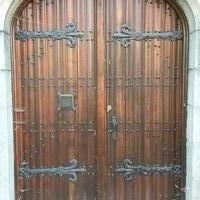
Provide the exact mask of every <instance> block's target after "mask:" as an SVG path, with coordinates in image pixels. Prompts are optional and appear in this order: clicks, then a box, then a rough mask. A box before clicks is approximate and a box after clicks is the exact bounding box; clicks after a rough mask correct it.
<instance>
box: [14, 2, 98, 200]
mask: <svg viewBox="0 0 200 200" xmlns="http://www.w3.org/2000/svg"><path fill="white" fill-rule="evenodd" d="M18 16H19V18H18V19H17V20H16V27H15V30H14V31H15V32H16V33H17V31H20V30H23V31H30V32H38V31H44V32H45V31H50V30H51V31H53V30H65V29H66V30H67V29H68V30H70V28H71V29H73V28H74V27H73V25H70V26H68V27H66V25H68V24H69V23H74V25H75V26H76V27H77V31H81V33H82V32H84V34H85V35H84V37H82V38H78V39H77V41H75V45H74V47H73V48H72V47H71V46H70V45H72V43H70V40H67V39H57V38H55V39H54V40H52V38H40V39H38V38H32V39H31V38H30V39H28V40H27V39H26V38H23V39H24V41H23V40H22V39H21V40H15V44H14V50H15V55H14V56H15V59H14V70H13V71H14V73H13V77H14V87H13V88H14V108H15V112H14V118H15V139H16V142H15V155H16V156H15V158H16V160H15V165H16V196H17V198H19V199H20V198H21V199H31V200H32V199H35V200H38V199H42V200H45V199H48V200H51V199H52V200H55V199H94V198H95V183H94V180H95V179H94V172H95V168H96V166H95V151H96V150H95V149H96V144H95V136H96V120H95V116H96V108H97V106H96V95H95V91H96V89H95V88H96V74H95V58H94V55H95V52H94V32H93V31H94V20H95V17H94V1H93V0H84V1H78V0H77V1H74V0H67V1H65V0H63V1H60V0H58V1H51V2H50V1H39V2H36V1H33V2H30V3H28V4H26V5H25V7H24V8H23V9H22V11H21V12H20V13H19V14H18ZM72 32H73V31H72ZM74 32H75V31H74ZM18 34H19V32H18ZM61 34H62V33H61ZM18 36H20V34H19V35H18ZM21 37H23V35H21ZM29 37H31V35H29ZM81 40H82V41H81ZM67 43H68V45H67ZM66 94H70V95H72V97H73V98H74V108H72V107H71V108H68V109H67V108H65V107H64V105H63V104H64V103H63V104H62V102H61V101H62V100H61V97H62V96H63V95H66ZM63 98H65V97H63ZM65 100H66V99H64V100H63V101H65ZM83 150H84V151H83ZM73 159H76V160H77V162H78V166H80V167H85V169H86V170H87V171H86V172H83V173H82V176H81V173H79V172H77V173H76V175H78V176H79V179H78V181H76V182H72V181H70V180H69V178H70V177H71V176H69V177H68V176H65V175H63V176H51V175H52V173H50V174H49V175H48V174H42V173H41V174H40V175H39V176H33V177H30V178H27V177H21V176H20V173H19V169H20V167H21V168H24V167H28V168H30V169H31V168H36V169H41V168H56V167H61V166H63V167H67V166H70V165H71V164H72V163H71V164H70V161H71V160H73ZM22 164H23V166H22ZM25 164H27V165H25ZM75 168H76V167H75ZM61 175H62V174H61ZM72 178H73V176H72ZM75 178H76V177H75Z"/></svg>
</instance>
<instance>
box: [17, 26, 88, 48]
mask: <svg viewBox="0 0 200 200" xmlns="http://www.w3.org/2000/svg"><path fill="white" fill-rule="evenodd" d="M84 35H85V34H84V32H80V31H78V30H77V27H76V25H75V24H73V23H70V24H68V25H67V26H66V29H65V30H53V31H47V32H45V31H37V32H30V31H17V32H16V33H15V38H16V40H22V41H23V40H28V39H36V38H51V39H53V40H61V39H65V40H67V45H69V47H71V48H73V47H75V45H76V43H77V40H78V38H82V37H83V36H84Z"/></svg>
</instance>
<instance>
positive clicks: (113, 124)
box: [108, 115, 118, 140]
mask: <svg viewBox="0 0 200 200" xmlns="http://www.w3.org/2000/svg"><path fill="white" fill-rule="evenodd" d="M117 125H118V121H117V117H116V116H115V115H112V117H111V121H110V123H109V129H108V134H109V135H110V137H111V139H112V140H116V139H117Z"/></svg>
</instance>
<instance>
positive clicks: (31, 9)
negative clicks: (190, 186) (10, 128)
mask: <svg viewBox="0 0 200 200" xmlns="http://www.w3.org/2000/svg"><path fill="white" fill-rule="evenodd" d="M167 2H168V1H167ZM167 2H166V1H164V0H159V1H158V0H126V1H125V0H51V1H49V0H43V1H29V2H26V3H25V4H24V5H23V6H22V7H21V8H20V9H19V10H18V12H17V13H16V15H15V17H14V25H13V70H12V72H13V102H14V127H15V132H14V134H15V171H16V199H21V200H68V199H69V200H95V199H99V200H103V199H105V200H133V199H135V200H158V199H159V200H160V199H163V200H167V199H168V200H172V199H177V200H179V199H181V200H184V199H185V196H184V192H183V191H181V189H182V188H184V187H185V177H184V176H183V177H175V176H169V175H138V176H135V177H134V178H133V180H131V181H129V182H125V181H124V178H123V176H120V175H119V174H117V173H116V172H114V168H115V167H116V166H117V165H118V164H120V163H122V162H123V160H124V159H126V158H129V159H131V160H133V161H134V163H135V164H138V165H170V164H177V165H181V167H182V168H184V167H185V118H186V116H185V108H184V104H185V99H186V92H185V91H186V88H185V86H186V82H187V81H186V80H187V79H186V61H185V60H186V59H185V57H186V45H187V42H186V40H187V36H186V30H185V29H186V28H185V27H186V25H185V24H184V23H185V22H184V20H183V19H182V18H181V17H180V15H179V14H178V12H177V11H176V9H174V8H173V6H172V5H170V4H169V3H167ZM71 22H73V23H74V24H76V26H77V28H78V30H80V31H84V32H85V36H84V37H83V39H82V40H81V39H78V42H77V44H76V46H75V47H74V48H70V47H69V46H67V45H66V41H65V40H59V41H58V40H55V41H53V40H52V39H33V40H28V41H19V40H15V36H14V34H15V32H16V31H18V30H25V31H49V30H54V29H64V28H65V26H66V25H67V24H68V23H71ZM123 24H128V25H129V26H130V27H132V30H133V31H140V32H148V31H149V32H156V31H157V32H158V31H160V32H167V31H175V30H176V31H177V30H181V31H183V32H184V38H183V39H182V40H175V41H170V40H163V39H152V40H142V41H131V42H130V46H129V47H127V48H124V47H122V45H121V43H120V42H119V41H116V40H114V39H113V38H112V35H113V34H114V33H115V32H116V31H119V30H120V27H121V26H122V25H123ZM58 93H61V94H73V95H74V96H75V111H69V110H61V111H58ZM107 105H111V107H112V110H111V111H110V112H109V113H107V112H106V107H107ZM112 114H114V115H116V116H117V120H118V122H119V124H118V132H117V139H116V140H115V141H112V140H111V138H110V137H109V136H108V128H109V120H110V117H111V116H112ZM73 158H75V159H76V160H77V161H78V162H79V164H80V165H81V166H83V165H85V167H86V169H87V173H86V174H83V175H80V176H79V180H78V181H77V182H75V183H72V182H70V181H69V179H68V178H67V177H59V176H49V175H43V176H42V175H41V176H35V177H31V178H29V179H26V178H24V177H20V176H19V173H18V169H19V167H20V166H21V164H22V163H28V164H29V166H30V167H31V168H34V167H35V168H41V167H59V166H66V165H67V164H69V161H70V160H71V159H73Z"/></svg>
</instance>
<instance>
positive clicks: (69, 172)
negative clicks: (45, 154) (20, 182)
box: [19, 159, 86, 182]
mask: <svg viewBox="0 0 200 200" xmlns="http://www.w3.org/2000/svg"><path fill="white" fill-rule="evenodd" d="M85 172H86V168H85V167H84V166H83V167H80V166H79V165H78V161H77V160H76V159H72V160H70V165H69V166H66V167H52V168H29V166H28V165H26V166H24V167H20V168H19V174H20V176H22V177H27V178H29V177H31V176H37V175H44V174H48V175H59V176H68V177H69V180H70V181H72V182H75V181H78V174H83V173H85Z"/></svg>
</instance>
